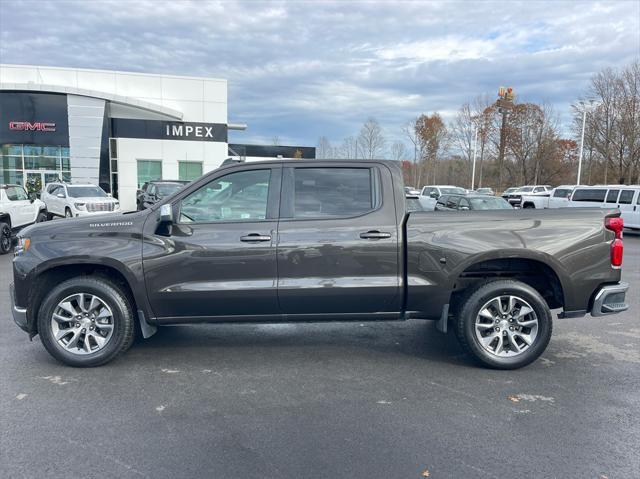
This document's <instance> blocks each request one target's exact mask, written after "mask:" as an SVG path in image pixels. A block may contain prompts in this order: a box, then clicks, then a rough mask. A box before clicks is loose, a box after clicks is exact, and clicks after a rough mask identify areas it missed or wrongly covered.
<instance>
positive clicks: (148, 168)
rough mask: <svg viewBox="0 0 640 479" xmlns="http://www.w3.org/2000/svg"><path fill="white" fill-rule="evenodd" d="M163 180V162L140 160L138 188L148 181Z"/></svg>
mask: <svg viewBox="0 0 640 479" xmlns="http://www.w3.org/2000/svg"><path fill="white" fill-rule="evenodd" d="M161 179H162V161H160V160H138V188H140V187H141V186H142V185H143V184H145V183H146V182H147V181H153V180H161Z"/></svg>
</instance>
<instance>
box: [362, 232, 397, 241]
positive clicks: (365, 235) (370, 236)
mask: <svg viewBox="0 0 640 479" xmlns="http://www.w3.org/2000/svg"><path fill="white" fill-rule="evenodd" d="M360 238H362V239H385V238H391V233H384V232H380V231H367V232H366V233H360Z"/></svg>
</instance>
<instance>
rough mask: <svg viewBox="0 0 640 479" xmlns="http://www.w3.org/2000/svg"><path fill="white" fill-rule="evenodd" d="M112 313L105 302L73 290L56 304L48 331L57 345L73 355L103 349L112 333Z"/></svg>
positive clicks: (94, 296) (91, 295)
mask: <svg viewBox="0 0 640 479" xmlns="http://www.w3.org/2000/svg"><path fill="white" fill-rule="evenodd" d="M113 327H114V320H113V313H112V312H111V308H109V306H107V304H106V303H105V301H104V300H103V299H102V298H100V297H98V296H96V295H94V294H90V293H75V294H72V295H71V296H67V297H66V298H64V299H63V300H62V301H60V302H59V303H58V305H57V306H56V307H55V309H54V312H53V315H52V316H51V331H52V333H53V337H54V339H55V340H56V342H57V343H58V345H59V346H60V347H62V348H63V349H64V350H65V351H67V352H70V353H72V354H78V355H84V354H91V353H95V352H97V351H100V350H101V349H103V348H104V347H105V346H106V345H107V344H108V343H109V341H110V340H111V337H112V335H113Z"/></svg>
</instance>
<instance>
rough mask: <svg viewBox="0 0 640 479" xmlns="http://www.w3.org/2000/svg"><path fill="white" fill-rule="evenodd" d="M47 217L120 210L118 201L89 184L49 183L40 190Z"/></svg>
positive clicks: (70, 216)
mask: <svg viewBox="0 0 640 479" xmlns="http://www.w3.org/2000/svg"><path fill="white" fill-rule="evenodd" d="M42 201H44V202H45V204H46V205H47V211H48V212H49V217H52V216H64V217H66V218H74V217H76V216H87V215H95V214H105V213H112V212H117V211H120V202H119V201H118V200H116V199H115V198H111V197H110V196H109V195H107V193H105V192H104V190H103V189H102V188H100V187H99V186H96V185H91V184H67V183H49V184H48V185H47V187H46V188H45V189H44V190H43V191H42Z"/></svg>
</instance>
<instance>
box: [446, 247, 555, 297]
mask: <svg viewBox="0 0 640 479" xmlns="http://www.w3.org/2000/svg"><path fill="white" fill-rule="evenodd" d="M555 263H556V262H555V260H553V259H552V258H549V257H545V256H542V255H539V254H535V253H533V252H529V253H524V252H518V253H509V252H503V253H502V254H500V255H497V256H495V255H493V256H491V255H483V256H480V257H475V258H473V259H472V260H470V261H468V262H466V263H465V264H464V265H461V266H460V267H459V268H458V269H457V274H455V276H454V278H455V279H454V283H455V284H454V288H453V290H452V291H453V292H452V295H451V303H452V304H454V305H455V304H456V303H457V300H458V299H459V298H460V297H461V296H462V295H463V294H464V292H465V291H466V290H467V289H468V288H470V287H473V286H475V285H477V284H478V283H480V282H483V281H485V282H486V281H488V280H491V279H515V280H519V281H522V282H523V283H525V284H528V285H529V286H531V287H532V288H534V289H535V290H536V291H538V293H540V295H541V296H542V297H543V298H544V299H545V300H546V301H547V303H548V305H549V307H550V308H551V309H554V308H561V307H563V306H564V304H565V291H566V288H565V286H564V284H565V281H566V280H565V276H566V275H565V274H564V272H563V270H562V268H561V266H560V265H557V264H555Z"/></svg>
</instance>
